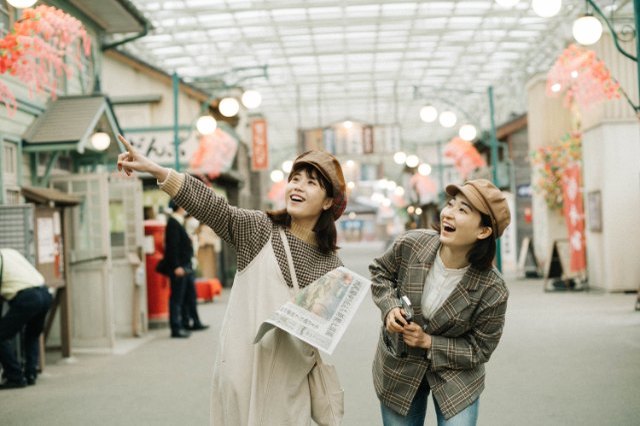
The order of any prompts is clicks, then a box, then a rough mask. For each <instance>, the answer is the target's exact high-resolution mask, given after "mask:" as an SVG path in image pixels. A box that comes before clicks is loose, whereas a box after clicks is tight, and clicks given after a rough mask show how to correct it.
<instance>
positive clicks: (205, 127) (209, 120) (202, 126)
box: [196, 115, 218, 136]
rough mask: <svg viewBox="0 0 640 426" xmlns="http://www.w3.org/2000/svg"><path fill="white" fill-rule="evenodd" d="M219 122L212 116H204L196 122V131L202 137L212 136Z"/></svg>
mask: <svg viewBox="0 0 640 426" xmlns="http://www.w3.org/2000/svg"><path fill="white" fill-rule="evenodd" d="M217 127H218V122H217V121H216V119H215V118H213V117H212V116H210V115H203V116H201V117H199V118H198V121H196V129H197V130H198V132H199V133H200V134H201V135H205V136H206V135H211V134H213V132H215V131H216V128H217Z"/></svg>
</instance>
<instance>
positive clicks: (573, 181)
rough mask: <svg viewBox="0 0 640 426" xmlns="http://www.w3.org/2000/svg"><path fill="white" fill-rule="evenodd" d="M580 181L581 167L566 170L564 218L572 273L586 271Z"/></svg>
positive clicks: (573, 166)
mask: <svg viewBox="0 0 640 426" xmlns="http://www.w3.org/2000/svg"><path fill="white" fill-rule="evenodd" d="M581 186H582V185H581V179H580V166H579V165H578V164H573V165H571V166H569V167H567V168H566V169H565V172H564V176H563V177H562V196H563V199H564V207H563V210H564V218H565V221H566V223H567V230H568V231H569V253H570V255H571V261H570V265H569V268H570V269H571V271H572V272H581V271H584V270H585V269H586V266H587V261H586V250H585V249H586V247H585V234H584V207H583V204H582V194H581V193H580V188H581Z"/></svg>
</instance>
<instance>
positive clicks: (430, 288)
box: [421, 250, 469, 319]
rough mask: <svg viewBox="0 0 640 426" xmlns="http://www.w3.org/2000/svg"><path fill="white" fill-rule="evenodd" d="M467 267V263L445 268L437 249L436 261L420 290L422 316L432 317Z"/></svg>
mask: <svg viewBox="0 0 640 426" xmlns="http://www.w3.org/2000/svg"><path fill="white" fill-rule="evenodd" d="M468 269H469V265H467V266H465V267H464V268H460V269H448V268H445V266H444V263H442V259H441V258H440V250H438V254H437V255H436V261H435V262H434V264H433V266H432V267H431V269H430V270H429V273H428V274H427V279H426V280H425V283H424V289H423V290H422V301H421V305H422V316H424V317H425V318H427V319H431V318H433V314H434V313H435V312H436V311H437V310H438V309H439V308H440V307H441V306H442V304H443V303H444V301H445V300H447V297H449V295H450V294H451V292H452V291H453V289H454V288H456V286H457V285H458V283H459V282H460V280H461V279H462V277H463V276H464V274H465V273H466V272H467V270H468Z"/></svg>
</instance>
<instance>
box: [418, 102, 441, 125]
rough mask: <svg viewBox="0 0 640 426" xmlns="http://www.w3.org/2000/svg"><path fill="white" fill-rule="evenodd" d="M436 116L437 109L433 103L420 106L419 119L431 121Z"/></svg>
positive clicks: (434, 119)
mask: <svg viewBox="0 0 640 426" xmlns="http://www.w3.org/2000/svg"><path fill="white" fill-rule="evenodd" d="M436 118H438V110H437V109H436V107H434V106H433V105H427V106H423V107H422V108H420V119H421V120H422V121H424V122H425V123H433V122H434V121H436Z"/></svg>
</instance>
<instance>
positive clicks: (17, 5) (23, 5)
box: [7, 0, 38, 9]
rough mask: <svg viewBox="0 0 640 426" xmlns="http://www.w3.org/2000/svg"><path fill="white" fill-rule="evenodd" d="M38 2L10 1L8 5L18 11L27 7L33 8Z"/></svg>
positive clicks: (34, 0) (32, 0) (26, 0)
mask: <svg viewBox="0 0 640 426" xmlns="http://www.w3.org/2000/svg"><path fill="white" fill-rule="evenodd" d="M36 1H38V0H8V1H7V3H9V4H10V5H11V6H13V7H15V8H16V9H25V8H27V7H31V6H33V5H34V4H35V3H36Z"/></svg>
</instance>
